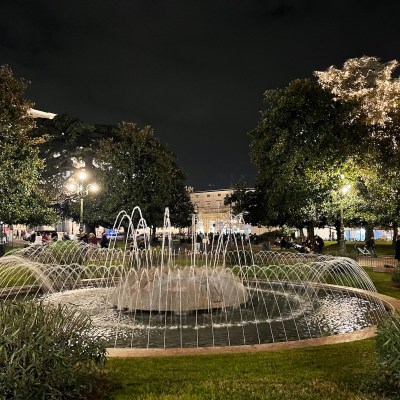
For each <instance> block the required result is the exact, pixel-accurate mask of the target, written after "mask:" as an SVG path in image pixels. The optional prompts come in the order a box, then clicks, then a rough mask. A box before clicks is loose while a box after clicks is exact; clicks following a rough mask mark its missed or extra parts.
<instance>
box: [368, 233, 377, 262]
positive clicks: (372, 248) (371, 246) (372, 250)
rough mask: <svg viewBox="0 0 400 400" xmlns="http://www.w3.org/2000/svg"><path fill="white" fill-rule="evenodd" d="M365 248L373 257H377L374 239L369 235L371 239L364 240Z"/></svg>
mask: <svg viewBox="0 0 400 400" xmlns="http://www.w3.org/2000/svg"><path fill="white" fill-rule="evenodd" d="M365 248H366V249H367V250H368V251H369V252H370V253H371V255H372V256H373V257H378V256H377V254H376V251H375V239H374V237H373V236H371V239H368V240H367V241H366V242H365Z"/></svg>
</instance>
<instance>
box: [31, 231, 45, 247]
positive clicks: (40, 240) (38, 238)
mask: <svg viewBox="0 0 400 400" xmlns="http://www.w3.org/2000/svg"><path fill="white" fill-rule="evenodd" d="M33 244H34V245H36V246H41V245H42V244H43V238H42V235H41V234H40V232H36V236H35V241H34V243H33Z"/></svg>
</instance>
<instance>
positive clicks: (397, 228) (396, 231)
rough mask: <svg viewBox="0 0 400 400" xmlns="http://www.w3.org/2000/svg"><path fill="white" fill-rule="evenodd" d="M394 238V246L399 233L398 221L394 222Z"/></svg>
mask: <svg viewBox="0 0 400 400" xmlns="http://www.w3.org/2000/svg"><path fill="white" fill-rule="evenodd" d="M392 229H393V238H392V245H393V246H394V245H395V243H396V239H397V235H398V234H399V224H398V223H397V221H394V222H393V228H392Z"/></svg>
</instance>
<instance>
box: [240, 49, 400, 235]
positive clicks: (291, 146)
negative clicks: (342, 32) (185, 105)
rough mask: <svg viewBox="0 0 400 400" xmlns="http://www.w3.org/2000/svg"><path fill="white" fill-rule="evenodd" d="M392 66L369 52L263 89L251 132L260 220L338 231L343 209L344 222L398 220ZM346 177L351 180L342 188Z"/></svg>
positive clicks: (398, 85)
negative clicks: (284, 84)
mask: <svg viewBox="0 0 400 400" xmlns="http://www.w3.org/2000/svg"><path fill="white" fill-rule="evenodd" d="M397 67H398V63H397V62H396V61H391V62H389V63H382V62H381V61H380V60H379V59H377V58H374V57H361V58H359V59H350V60H348V61H346V62H345V63H344V65H343V68H342V69H337V68H335V67H330V68H329V69H328V70H327V71H317V72H315V75H316V76H317V78H318V82H312V81H311V80H308V79H304V80H295V81H292V82H290V84H289V85H288V86H287V87H286V88H284V89H277V90H268V91H267V92H266V93H265V103H266V107H265V110H264V111H263V112H262V114H261V119H260V122H259V123H258V126H257V127H256V129H255V130H253V131H252V132H250V138H251V145H250V157H251V160H252V161H253V163H254V164H255V165H256V167H257V168H258V173H257V183H256V193H255V194H253V196H254V197H255V198H257V199H258V204H259V207H258V208H257V207H256V208H253V209H256V210H257V212H258V213H259V211H260V209H261V210H262V211H264V213H263V215H260V214H258V215H256V216H255V218H256V219H257V220H258V222H261V223H263V224H264V225H283V224H288V225H289V226H294V227H297V228H303V227H308V229H309V232H312V230H313V227H314V226H315V225H316V226H323V225H327V224H329V225H334V226H336V228H337V230H338V233H339V232H340V229H339V228H340V218H339V209H342V210H343V215H344V219H345V223H346V225H347V226H351V225H352V224H354V225H357V226H360V225H361V226H365V227H369V226H373V225H377V224H381V225H382V224H383V225H386V226H393V227H394V228H395V227H396V226H397V225H398V220H399V218H400V207H399V204H400V202H399V193H398V187H399V185H400V172H399V168H398V165H399V162H400V152H399V148H400V146H399V145H400V136H399V135H398V132H399V129H400V109H399V104H400V79H399V78H393V77H392V74H393V73H394V71H395V70H396V68H397ZM343 174H344V175H345V177H346V182H343V181H342V180H341V179H340V176H341V175H343ZM344 183H345V184H346V185H350V186H351V192H349V193H348V194H346V196H342V195H341V193H340V192H341V191H340V188H341V186H342V185H343V184H344ZM239 195H240V192H239V191H237V193H235V194H234V196H239ZM242 204H245V207H248V205H246V202H245V201H242ZM338 238H339V235H338Z"/></svg>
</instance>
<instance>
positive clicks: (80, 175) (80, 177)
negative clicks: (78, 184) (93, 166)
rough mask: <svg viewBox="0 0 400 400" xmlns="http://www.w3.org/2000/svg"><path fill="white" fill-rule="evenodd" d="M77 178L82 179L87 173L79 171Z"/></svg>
mask: <svg viewBox="0 0 400 400" xmlns="http://www.w3.org/2000/svg"><path fill="white" fill-rule="evenodd" d="M78 177H79V180H81V181H84V180H85V179H86V178H87V174H86V172H85V171H81V172H80V173H79V175H78Z"/></svg>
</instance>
